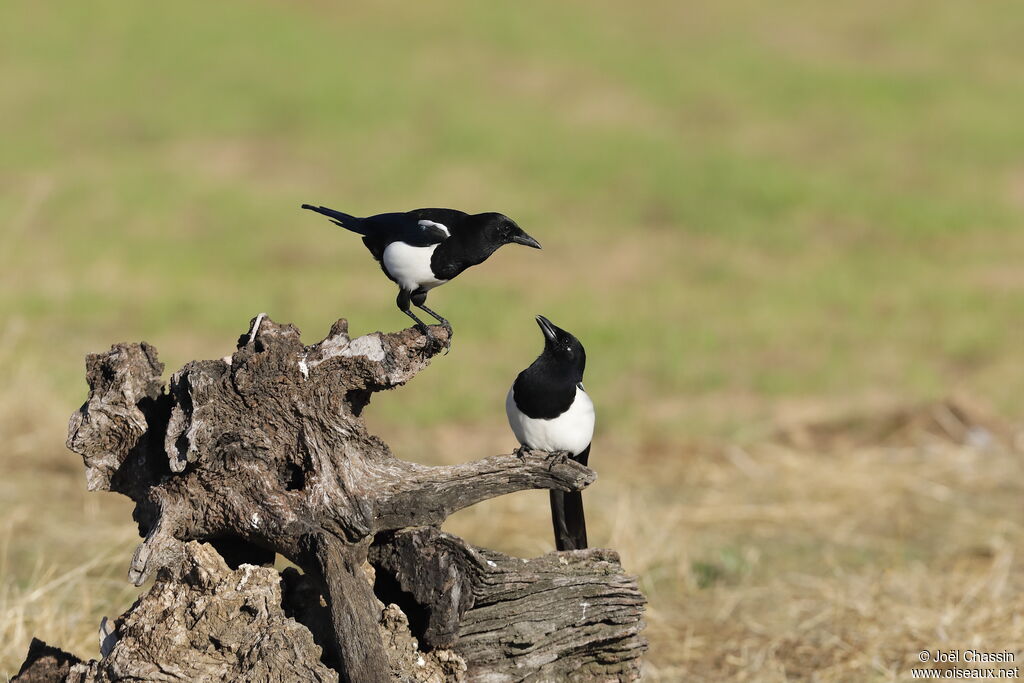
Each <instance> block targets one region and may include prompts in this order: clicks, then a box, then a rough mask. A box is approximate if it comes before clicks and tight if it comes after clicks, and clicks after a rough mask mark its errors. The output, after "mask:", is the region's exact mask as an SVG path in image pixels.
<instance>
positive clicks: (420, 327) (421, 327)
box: [402, 310, 430, 337]
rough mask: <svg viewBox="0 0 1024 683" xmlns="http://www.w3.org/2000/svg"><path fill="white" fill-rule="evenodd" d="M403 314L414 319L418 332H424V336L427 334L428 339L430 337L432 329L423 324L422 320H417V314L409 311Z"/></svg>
mask: <svg viewBox="0 0 1024 683" xmlns="http://www.w3.org/2000/svg"><path fill="white" fill-rule="evenodd" d="M402 313H405V314H406V315H407V316H409V317H410V318H412V319H413V320H414V321H415V322H416V329H417V330H419V331H420V332H422V333H423V334H425V335H426V336H428V337H429V336H430V328H429V327H427V324H426V323H425V322H423V321H422V320H420V319H419V318H417V317H416V314H415V313H413V312H412V311H408V310H406V311H402Z"/></svg>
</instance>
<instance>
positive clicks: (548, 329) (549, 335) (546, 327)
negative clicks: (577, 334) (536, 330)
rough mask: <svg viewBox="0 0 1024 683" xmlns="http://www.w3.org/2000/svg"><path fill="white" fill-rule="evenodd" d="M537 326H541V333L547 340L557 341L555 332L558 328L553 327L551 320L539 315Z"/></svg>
mask: <svg viewBox="0 0 1024 683" xmlns="http://www.w3.org/2000/svg"><path fill="white" fill-rule="evenodd" d="M537 324H538V325H540V331H541V332H543V333H544V338H545V339H547V340H548V341H555V337H556V336H557V333H556V332H555V330H557V329H558V328H556V327H555V326H554V325H552V324H551V321H550V320H548V319H547V318H545V317H544V316H542V315H538V316H537Z"/></svg>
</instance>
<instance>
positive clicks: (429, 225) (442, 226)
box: [418, 218, 452, 237]
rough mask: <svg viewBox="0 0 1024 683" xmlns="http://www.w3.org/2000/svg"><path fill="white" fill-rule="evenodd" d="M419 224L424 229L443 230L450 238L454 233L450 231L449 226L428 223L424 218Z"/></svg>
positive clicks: (432, 222)
mask: <svg viewBox="0 0 1024 683" xmlns="http://www.w3.org/2000/svg"><path fill="white" fill-rule="evenodd" d="M418 224H419V225H421V226H423V227H424V228H440V229H441V230H443V231H444V234H445V235H447V236H448V237H451V236H452V231H451V230H449V229H448V226H447V225H445V224H443V223H435V222H434V221H428V220H427V219H426V218H424V219H422V220H420V221H419V222H418Z"/></svg>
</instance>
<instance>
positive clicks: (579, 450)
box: [505, 315, 594, 550]
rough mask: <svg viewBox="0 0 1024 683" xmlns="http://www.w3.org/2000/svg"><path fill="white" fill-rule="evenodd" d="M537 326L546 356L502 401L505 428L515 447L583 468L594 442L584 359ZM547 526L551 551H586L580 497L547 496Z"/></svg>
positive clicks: (558, 332) (556, 331)
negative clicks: (560, 456)
mask: <svg viewBox="0 0 1024 683" xmlns="http://www.w3.org/2000/svg"><path fill="white" fill-rule="evenodd" d="M537 324H538V325H540V329H541V331H542V332H543V333H544V351H543V353H541V354H540V356H539V357H538V358H537V360H535V361H533V364H532V365H530V367H528V368H526V369H525V370H523V371H522V372H520V373H519V376H518V377H516V381H515V382H514V383H513V384H512V388H511V389H509V391H508V396H506V398H505V413H506V414H507V415H508V423H509V426H511V427H512V432H513V433H514V434H515V435H516V438H517V439H518V440H519V443H520V444H522V445H523V446H527V447H528V448H534V449H537V450H542V451H551V452H555V451H568V452H569V453H570V454H571V456H572V459H573V460H575V461H577V462H579V463H582V464H584V465H586V464H587V461H588V459H589V458H590V442H591V440H592V439H593V436H594V403H593V401H591V400H590V396H588V395H587V392H586V391H584V389H583V371H584V369H585V368H586V365H587V354H586V351H585V350H584V349H583V344H581V343H580V341H579V340H578V339H577V338H576V337H574V336H573V335H572V334H570V333H568V332H566V331H565V330H563V329H561V328H559V327H555V326H554V325H553V324H551V321H550V320H548V319H547V318H545V317H544V316H542V315H538V316H537ZM550 498H551V521H552V524H553V525H554V529H555V547H557V548H558V549H559V550H579V549H582V548H586V547H587V524H586V520H585V519H584V516H583V495H582V494H581V493H580V492H579V491H570V492H563V491H551V492H550Z"/></svg>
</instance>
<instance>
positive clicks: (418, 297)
mask: <svg viewBox="0 0 1024 683" xmlns="http://www.w3.org/2000/svg"><path fill="white" fill-rule="evenodd" d="M409 300H410V301H411V302H412V305H413V306H415V307H416V308H419V309H421V310H424V311H426V312H427V313H429V314H430V315H432V316H433V317H434V319H435V320H437V322H439V323H441V325H443V326H444V328H445V329H446V330H448V344H447V346H446V348H445V351H444V355H446V356H447V355H448V352H449V351H451V350H452V326H451V325H450V324H448V321H447V320H445V319H444V318H442V317H441V316H439V315H438V314H437V313H435V312H434V311H432V310H431V309H429V308H427V305H426V302H427V290H425V289H417V290H416V291H415V292H412V293H411V294H410V295H409Z"/></svg>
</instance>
